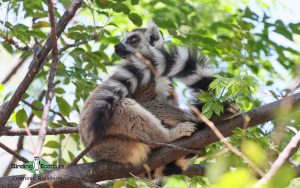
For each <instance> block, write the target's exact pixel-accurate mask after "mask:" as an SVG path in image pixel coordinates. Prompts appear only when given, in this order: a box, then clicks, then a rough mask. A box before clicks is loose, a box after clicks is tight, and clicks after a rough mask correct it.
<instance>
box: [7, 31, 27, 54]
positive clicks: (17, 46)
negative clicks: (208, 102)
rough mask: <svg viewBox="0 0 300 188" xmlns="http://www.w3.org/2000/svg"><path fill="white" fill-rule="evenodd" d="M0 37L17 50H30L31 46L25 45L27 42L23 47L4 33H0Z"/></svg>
mask: <svg viewBox="0 0 300 188" xmlns="http://www.w3.org/2000/svg"><path fill="white" fill-rule="evenodd" d="M1 37H2V38H3V39H4V42H6V43H8V44H11V45H13V46H14V47H15V48H17V49H18V50H22V51H28V50H32V48H31V47H29V46H27V44H26V45H25V46H24V47H22V46H20V45H19V44H18V43H17V42H16V41H15V40H14V39H13V38H10V37H8V36H4V35H1Z"/></svg>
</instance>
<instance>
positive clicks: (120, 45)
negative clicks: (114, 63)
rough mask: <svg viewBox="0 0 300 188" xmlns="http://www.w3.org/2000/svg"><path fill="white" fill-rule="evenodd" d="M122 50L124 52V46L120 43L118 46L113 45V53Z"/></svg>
mask: <svg viewBox="0 0 300 188" xmlns="http://www.w3.org/2000/svg"><path fill="white" fill-rule="evenodd" d="M124 50H125V46H124V45H123V44H122V43H119V44H117V45H115V52H116V53H118V52H121V51H124Z"/></svg>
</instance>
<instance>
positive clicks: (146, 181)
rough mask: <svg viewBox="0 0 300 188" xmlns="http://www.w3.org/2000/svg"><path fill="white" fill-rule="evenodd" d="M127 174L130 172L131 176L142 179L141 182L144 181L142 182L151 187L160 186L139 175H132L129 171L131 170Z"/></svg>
mask: <svg viewBox="0 0 300 188" xmlns="http://www.w3.org/2000/svg"><path fill="white" fill-rule="evenodd" d="M129 174H130V175H131V176H132V177H134V178H135V179H137V180H140V181H142V182H144V183H146V184H148V185H150V186H151V187H156V188H161V187H160V186H158V185H155V184H154V183H152V182H150V181H148V180H145V179H143V178H141V177H138V176H136V175H134V174H133V173H131V172H129Z"/></svg>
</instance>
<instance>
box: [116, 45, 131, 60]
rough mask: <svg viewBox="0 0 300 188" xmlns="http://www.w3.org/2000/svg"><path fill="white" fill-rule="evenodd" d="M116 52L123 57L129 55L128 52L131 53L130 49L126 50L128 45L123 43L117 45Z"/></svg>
mask: <svg viewBox="0 0 300 188" xmlns="http://www.w3.org/2000/svg"><path fill="white" fill-rule="evenodd" d="M115 52H116V54H117V55H119V56H121V57H124V56H126V55H128V53H130V52H129V51H127V50H126V47H125V46H124V45H123V44H122V43H120V44H117V45H115Z"/></svg>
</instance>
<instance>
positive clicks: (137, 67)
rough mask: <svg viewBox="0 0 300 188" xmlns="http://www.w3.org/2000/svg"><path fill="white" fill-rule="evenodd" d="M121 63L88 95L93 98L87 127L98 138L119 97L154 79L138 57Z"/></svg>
mask: <svg viewBox="0 0 300 188" xmlns="http://www.w3.org/2000/svg"><path fill="white" fill-rule="evenodd" d="M133 61H134V62H130V63H129V62H127V63H125V64H124V65H122V66H121V67H120V68H119V69H118V70H117V71H116V72H115V73H114V74H113V75H112V76H111V77H109V78H108V79H107V80H106V81H104V82H103V83H102V84H101V86H100V88H99V89H97V91H96V92H94V96H93V94H92V95H91V96H90V97H93V98H95V99H96V100H94V101H95V102H94V104H91V105H93V107H92V108H91V111H90V114H89V115H90V119H91V120H90V122H89V125H88V126H89V128H91V129H93V130H94V131H95V134H96V135H97V137H98V138H101V136H103V135H104V133H105V129H106V126H108V120H109V118H110V115H111V112H112V108H113V105H114V104H115V102H116V101H117V100H119V99H121V98H125V97H130V96H131V95H132V94H133V93H134V92H135V91H136V89H137V87H138V86H140V85H146V84H148V83H149V82H150V81H151V80H153V79H154V75H153V74H152V72H151V71H150V70H149V68H148V67H147V66H146V65H144V64H143V63H142V62H138V61H139V60H138V59H133Z"/></svg>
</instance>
